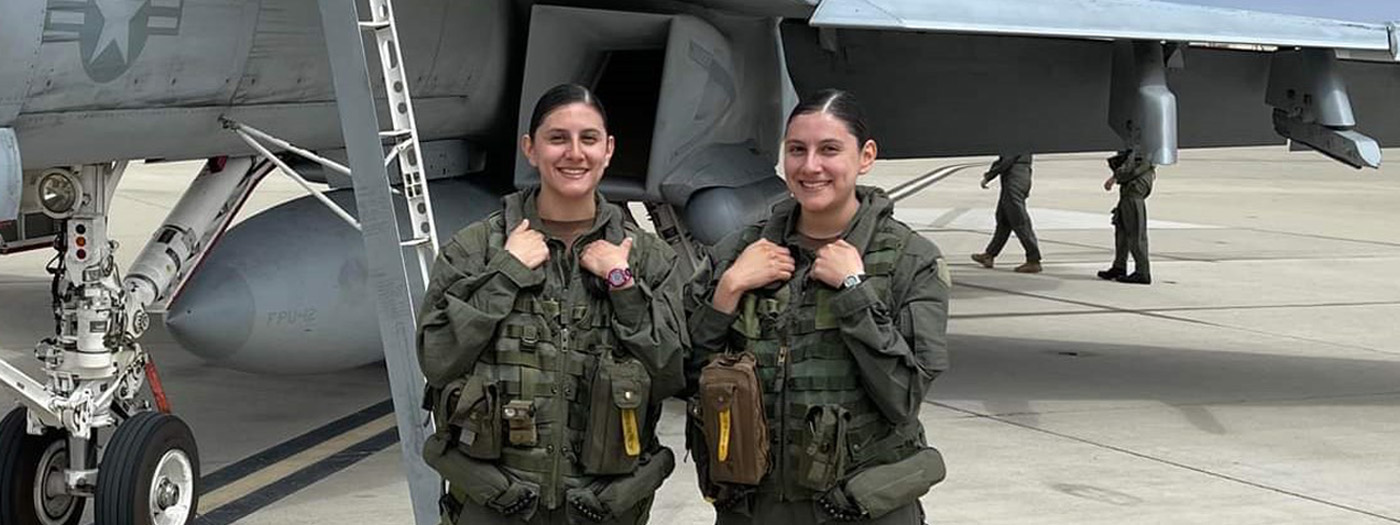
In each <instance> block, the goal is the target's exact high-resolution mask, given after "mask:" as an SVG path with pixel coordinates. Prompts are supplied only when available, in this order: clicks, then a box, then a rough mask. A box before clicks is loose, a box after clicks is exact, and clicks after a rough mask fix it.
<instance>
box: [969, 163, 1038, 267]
mask: <svg viewBox="0 0 1400 525" xmlns="http://www.w3.org/2000/svg"><path fill="white" fill-rule="evenodd" d="M997 177H1001V196H1000V197H998V198H997V228H996V232H995V233H993V234H992V240H991V242H989V243H987V249H986V250H984V251H983V252H982V253H976V254H973V255H972V260H974V261H977V263H978V264H981V265H982V267H984V268H991V267H992V262H993V260H994V259H996V257H997V255H998V254H1000V253H1001V249H1002V247H1004V246H1006V240H1007V239H1008V238H1009V237H1010V236H1011V233H1012V232H1015V233H1016V239H1017V240H1019V241H1021V248H1023V249H1024V250H1025V251H1026V262H1025V263H1024V264H1021V265H1020V266H1017V267H1016V271H1017V272H1020V273H1040V270H1041V268H1040V246H1039V245H1038V244H1037V243H1036V241H1035V229H1034V228H1032V227H1031V214H1030V212H1029V211H1027V210H1026V197H1029V196H1030V194H1031V154H1029V153H1022V154H1019V155H1002V156H1000V157H997V160H996V162H993V163H992V167H991V169H988V170H987V173H986V175H983V176H982V189H987V185H988V184H991V182H992V179H995V178H997Z"/></svg>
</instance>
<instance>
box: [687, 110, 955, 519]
mask: <svg viewBox="0 0 1400 525" xmlns="http://www.w3.org/2000/svg"><path fill="white" fill-rule="evenodd" d="M876 152H877V151H876V144H875V141H874V140H872V139H871V137H870V134H869V133H868V132H867V128H866V124H865V120H864V117H863V115H862V112H861V110H860V108H859V106H858V105H857V104H856V101H855V99H854V97H852V96H851V95H850V94H848V93H845V92H842V91H836V90H825V91H822V92H820V93H817V94H816V95H815V96H813V97H811V98H809V99H806V100H804V101H803V102H802V103H801V104H799V105H798V106H797V108H795V109H794V110H793V112H792V114H791V115H790V116H789V118H788V125H787V131H786V134H785V136H784V141H783V169H784V173H785V175H786V179H787V186H788V190H789V191H790V192H791V193H792V196H791V198H788V199H786V200H784V201H782V202H780V203H778V204H777V205H775V206H774V207H773V209H772V213H771V215H770V216H769V217H768V218H767V219H765V220H763V221H761V222H759V223H758V224H756V225H753V226H750V227H748V228H746V229H744V230H741V231H739V232H736V233H734V234H732V235H730V236H729V237H728V238H727V239H726V240H724V241H722V242H720V243H719V244H718V245H716V246H715V248H714V249H713V250H712V253H711V256H710V258H709V260H707V261H706V262H705V263H704V264H703V265H702V267H701V268H700V270H699V271H698V272H697V275H696V278H695V280H694V281H692V283H691V284H692V288H691V290H690V293H689V294H687V297H688V300H687V311H688V313H689V323H690V333H691V341H692V344H693V349H694V358H693V359H691V361H690V363H691V365H690V366H689V369H688V374H687V376H688V377H689V378H691V379H692V380H695V381H697V382H698V383H699V384H698V385H692V386H693V388H695V389H697V390H698V395H697V396H696V397H697V398H698V399H699V402H698V403H697V402H696V401H694V400H693V401H692V407H691V409H690V410H689V411H688V412H689V415H690V416H691V418H692V419H691V421H692V425H691V427H690V428H691V430H690V431H688V433H687V443H688V447H689V448H690V450H691V453H692V454H693V455H694V457H695V458H696V466H697V468H698V469H699V478H700V480H701V489H702V492H704V494H705V495H706V496H707V497H708V498H710V499H711V500H712V501H713V503H714V505H715V507H716V511H717V523H720V524H749V523H764V524H773V523H785V524H786V523H822V522H827V521H832V520H840V521H856V522H866V523H882V524H886V523H887V524H911V525H912V524H922V523H923V510H922V508H921V507H920V506H919V503H918V498H919V497H920V496H922V495H923V494H924V493H926V492H927V491H928V489H929V487H931V486H932V485H933V484H934V483H936V482H938V481H939V480H941V479H942V478H943V472H944V470H943V460H942V457H941V456H939V455H938V452H937V451H936V450H934V449H933V448H931V447H929V446H928V444H927V441H926V439H925V436H924V429H923V426H922V425H921V424H920V423H919V419H918V415H919V408H920V407H921V406H922V402H923V399H924V395H925V394H926V393H927V392H928V388H929V387H930V384H931V383H932V381H933V379H934V378H935V377H937V376H938V374H939V373H940V372H942V371H943V370H945V369H947V367H948V353H947V344H946V343H947V340H946V327H947V318H948V317H947V314H948V294H949V289H950V286H951V283H950V278H949V273H948V267H947V265H946V263H945V262H944V260H943V258H942V257H941V256H940V252H939V250H938V248H937V246H935V245H934V244H933V242H931V241H929V240H928V239H926V238H924V237H923V236H921V235H918V234H917V233H915V232H914V231H912V230H911V229H910V228H909V227H908V226H906V225H905V224H903V223H901V222H899V221H897V220H895V219H894V218H893V217H892V214H893V210H894V203H893V202H892V201H891V200H890V198H889V197H888V196H886V195H885V193H884V192H883V191H882V190H880V189H877V188H871V187H865V186H857V185H856V179H857V177H859V176H861V175H863V174H865V173H867V172H868V171H869V170H870V168H871V167H872V165H873V163H874V161H875V157H876ZM735 354H741V355H743V356H750V355H751V356H753V357H752V358H751V359H752V361H750V362H752V363H756V369H757V371H756V374H755V375H757V377H758V381H757V383H758V384H759V385H761V397H762V399H761V409H760V410H759V416H761V417H760V418H758V419H759V420H760V421H759V423H756V424H762V425H766V426H765V427H764V428H762V429H760V432H758V435H760V436H763V439H762V440H761V442H762V443H766V444H767V445H768V448H767V450H769V451H770V453H769V454H768V457H760V458H758V459H759V460H760V461H759V463H758V466H757V469H758V470H757V475H755V476H754V477H753V479H754V480H757V482H756V483H753V484H749V485H745V484H742V483H726V482H721V481H716V480H717V479H719V478H720V476H718V475H716V472H715V469H716V468H721V469H722V470H724V469H729V468H730V466H728V465H726V461H727V462H729V463H733V462H736V461H737V462H740V463H742V462H744V461H748V460H749V458H747V457H746V456H747V455H748V454H749V452H750V450H730V447H729V445H730V444H731V443H733V442H739V443H744V441H743V440H745V439H749V436H751V435H752V433H751V432H750V431H749V429H746V428H744V426H745V425H750V424H754V423H752V422H749V421H745V418H744V417H743V416H744V414H742V411H736V409H735V408H734V407H739V408H742V406H741V405H742V401H741V398H742V396H743V395H744V390H745V387H744V386H743V385H741V384H738V383H732V384H731V383H718V384H710V383H707V382H706V380H705V379H703V375H704V374H703V373H701V374H696V373H695V370H696V369H697V368H699V365H700V364H701V363H704V362H707V361H708V362H709V363H710V365H707V366H706V367H705V369H706V370H708V369H709V368H710V367H711V366H715V365H716V363H719V362H722V361H720V360H721V358H731V357H733V356H734V355H735ZM745 359H750V358H748V357H745V358H744V359H731V361H733V362H740V363H742V362H743V361H744V360H745ZM697 376H700V377H701V379H698V380H697ZM716 392H717V395H712V394H715V393H716ZM697 404H698V406H697ZM716 411H717V412H718V414H715V412H716ZM716 415H717V416H718V417H716ZM697 427H703V428H699V429H697ZM740 470H742V469H740ZM729 474H733V473H732V472H730V473H729ZM740 476H742V473H740ZM760 478H761V479H760Z"/></svg>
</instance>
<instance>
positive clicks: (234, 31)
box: [0, 0, 511, 168]
mask: <svg viewBox="0 0 1400 525" xmlns="http://www.w3.org/2000/svg"><path fill="white" fill-rule="evenodd" d="M91 5H95V6H96V8H94V9H90V8H89V7H90V4H85V3H75V2H65V1H62V0H48V1H47V5H46V3H45V1H43V0H27V1H24V2H10V3H6V5H5V6H4V7H3V8H0V13H3V16H2V17H0V27H3V29H4V30H3V31H0V126H3V125H6V123H8V122H9V121H10V120H15V123H14V124H13V126H12V127H14V128H15V129H16V132H17V133H18V134H19V135H20V137H21V139H23V144H24V147H25V157H26V162H32V163H33V164H31V167H33V168H44V167H51V166H57V165H70V164H78V163H89V162H105V161H112V160H116V159H130V158H165V159H185V158H204V157H209V156H215V155H225V154H239V155H247V154H250V153H251V151H249V150H248V149H247V147H246V146H244V145H243V144H242V143H241V142H239V141H238V140H237V138H236V137H233V136H232V135H231V134H228V133H225V132H224V131H223V130H222V129H221V128H220V127H219V123H218V119H219V117H220V116H228V117H231V118H234V119H236V120H240V121H243V122H247V123H249V124H252V125H255V126H258V127H261V128H263V129H267V130H269V131H271V132H274V133H276V134H277V135H278V136H282V137H286V138H288V139H291V140H292V141H294V142H297V143H298V144H300V145H302V146H305V147H310V148H316V149H320V148H329V147H342V143H341V142H340V137H339V135H338V129H337V127H336V126H335V122H336V119H335V115H334V103H333V101H332V89H331V83H330V71H329V69H328V66H327V62H326V51H325V44H324V40H323V39H322V35H321V30H320V23H319V22H318V18H317V14H316V10H315V5H314V3H313V2H305V1H302V0H203V1H199V2H193V1H185V2H181V1H178V0H153V2H152V3H151V4H150V9H149V11H148V12H146V14H144V15H143V14H142V12H141V11H132V10H129V9H119V8H123V7H130V6H137V7H139V6H140V5H142V4H141V2H129V1H125V0H123V1H109V0H103V1H102V2H98V3H97V4H91ZM46 7H47V16H45V8H46ZM102 9H107V10H108V11H109V12H108V15H111V16H98V15H100V14H101V12H102ZM398 17H399V19H400V21H401V23H404V24H409V25H410V26H411V27H413V31H411V32H409V33H410V34H407V35H405V37H404V40H403V42H402V45H403V47H404V54H405V56H406V57H412V58H410V59H408V62H407V66H408V68H409V71H408V72H409V75H410V76H411V77H412V80H413V81H414V91H415V93H414V94H415V95H416V97H415V101H414V102H415V104H416V106H417V107H416V108H415V109H416V110H417V112H418V113H419V115H420V119H419V122H418V128H419V131H420V133H421V135H422V136H421V138H422V139H424V140H432V139H439V138H445V137H462V136H464V135H468V134H482V133H486V132H487V131H488V130H490V129H492V128H493V126H495V125H496V124H498V123H499V122H500V121H499V119H498V118H497V116H498V115H501V114H503V113H504V112H503V111H502V104H501V102H502V101H503V100H506V97H508V95H509V90H508V89H507V88H506V86H507V85H508V84H509V78H510V75H508V74H506V71H507V69H506V68H507V67H508V66H509V51H510V43H511V42H510V40H509V37H510V34H511V23H510V10H509V7H508V6H507V4H506V2H505V0H483V1H473V2H452V1H449V0H419V1H415V2H409V3H406V4H405V5H404V6H402V8H401V9H400V12H399V13H398ZM41 33H42V41H43V43H42V45H41V44H40V43H39V42H40V38H41ZM25 53H29V54H30V55H33V56H32V57H30V56H29V55H25ZM94 53H95V54H94ZM377 63H378V61H377V58H376V59H375V60H374V61H372V62H371V64H372V67H377ZM21 106H22V110H21ZM14 114H18V115H21V116H15V115H14ZM384 115H385V116H386V117H387V113H385V114H384ZM133 129H139V130H141V133H131V130H133Z"/></svg>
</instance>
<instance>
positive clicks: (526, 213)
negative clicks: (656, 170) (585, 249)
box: [501, 186, 627, 244]
mask: <svg viewBox="0 0 1400 525" xmlns="http://www.w3.org/2000/svg"><path fill="white" fill-rule="evenodd" d="M539 194H540V188H539V186H532V187H529V188H526V189H523V190H520V191H517V192H515V193H512V194H510V195H506V196H505V197H504V198H502V199H501V209H502V211H503V213H504V214H505V221H506V224H505V226H506V232H507V233H509V232H511V231H513V230H515V227H516V226H518V225H519V224H520V221H521V220H524V219H530V223H531V224H533V225H534V229H537V230H540V231H544V230H543V229H542V228H543V227H544V222H542V221H541V219H540V210H539V203H538V199H539ZM593 202H594V205H595V208H594V209H595V210H596V212H595V213H594V215H593V226H591V227H589V228H588V230H586V231H584V232H583V233H581V234H579V236H578V238H579V239H592V238H599V237H600V236H599V235H598V231H599V230H602V235H601V238H603V239H607V241H608V242H610V243H613V244H622V239H623V238H625V237H626V236H627V232H625V231H624V230H623V228H622V210H620V209H619V208H618V207H617V205H615V204H613V203H610V202H608V201H607V200H606V199H604V198H603V194H602V193H600V192H598V191H597V190H594V191H593Z"/></svg>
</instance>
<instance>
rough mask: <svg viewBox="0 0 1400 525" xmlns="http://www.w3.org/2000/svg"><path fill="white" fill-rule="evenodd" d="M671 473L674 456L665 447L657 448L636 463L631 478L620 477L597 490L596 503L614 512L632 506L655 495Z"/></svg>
mask: <svg viewBox="0 0 1400 525" xmlns="http://www.w3.org/2000/svg"><path fill="white" fill-rule="evenodd" d="M674 470H676V455H675V454H674V453H672V452H671V449H669V448H666V447H659V448H658V449H657V450H656V451H655V452H651V453H648V454H646V455H645V457H644V458H643V459H641V460H639V461H638V465H637V468H636V470H635V471H634V472H633V473H632V474H631V475H627V476H620V477H618V478H617V479H614V480H612V481H611V482H609V483H608V484H607V485H606V486H604V487H603V489H602V490H600V491H598V501H599V502H600V503H602V504H603V505H604V506H605V507H607V508H608V509H610V510H612V511H614V512H620V511H624V510H627V509H630V508H633V507H636V506H637V504H638V503H641V501H642V500H643V499H645V498H650V497H652V496H653V495H654V494H656V489H659V488H661V484H662V483H664V482H665V481H666V478H668V477H670V476H671V472H672V471H674Z"/></svg>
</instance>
